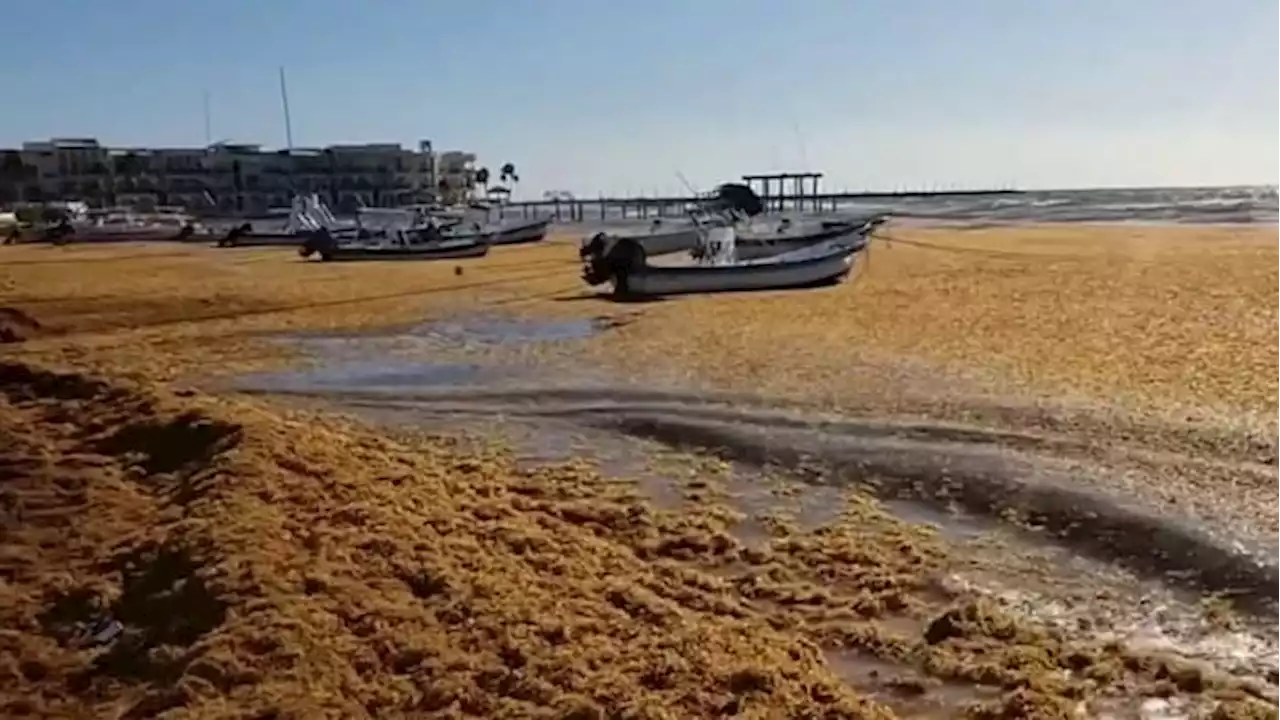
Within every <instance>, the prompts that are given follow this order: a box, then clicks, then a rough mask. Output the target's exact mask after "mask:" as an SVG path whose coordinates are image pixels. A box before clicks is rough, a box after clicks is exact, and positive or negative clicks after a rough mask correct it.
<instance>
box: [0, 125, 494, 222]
mask: <svg viewBox="0 0 1280 720" xmlns="http://www.w3.org/2000/svg"><path fill="white" fill-rule="evenodd" d="M475 159H476V157H475V155H474V154H472V153H465V152H457V151H453V152H445V153H436V152H435V151H434V150H433V149H432V146H431V142H430V141H427V140H424V141H421V142H420V143H418V147H417V148H416V149H407V148H404V147H402V146H400V145H399V144H394V143H366V144H358V145H330V146H328V147H324V148H295V149H293V150H267V149H264V148H263V147H262V146H260V145H252V144H232V143H217V144H214V145H210V146H209V147H195V148H107V147H104V146H102V145H101V144H99V143H98V141H97V140H94V139H92V138H54V139H52V140H47V141H40V142H28V143H24V144H23V146H22V149H21V150H0V202H16V201H28V202H39V201H45V200H83V201H85V202H88V203H90V204H92V205H115V204H127V205H136V206H147V205H181V206H184V207H187V208H190V209H193V210H200V209H203V210H217V211H220V212H230V213H246V214H260V213H265V212H266V211H267V210H268V209H270V208H277V207H287V206H288V205H289V204H290V201H291V199H292V197H293V195H294V193H297V192H302V193H312V192H314V193H318V194H319V195H320V196H321V197H322V198H324V199H325V200H326V201H327V202H328V203H329V204H330V205H331V206H332V207H334V208H335V209H337V210H338V211H339V212H342V211H350V210H352V209H354V208H356V207H360V206H362V205H364V206H372V207H395V206H400V205H408V204H413V203H421V202H433V201H435V200H436V199H437V197H438V196H439V195H441V194H442V193H444V194H448V195H451V196H453V197H451V198H450V199H457V198H458V197H459V196H463V197H465V196H467V195H470V194H471V193H472V192H473V191H474V186H475V169H474V164H475Z"/></svg>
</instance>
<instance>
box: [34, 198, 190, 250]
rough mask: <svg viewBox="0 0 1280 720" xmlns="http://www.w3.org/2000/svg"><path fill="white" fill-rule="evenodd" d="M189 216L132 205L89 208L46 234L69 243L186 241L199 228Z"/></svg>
mask: <svg viewBox="0 0 1280 720" xmlns="http://www.w3.org/2000/svg"><path fill="white" fill-rule="evenodd" d="M196 229H197V228H196V225H195V223H194V221H193V220H192V218H191V217H190V216H188V215H185V214H182V213H176V212H148V213H144V212H137V211H135V210H132V209H130V208H121V207H116V208H103V209H100V210H85V211H84V212H83V213H82V214H79V215H77V216H75V217H68V218H65V219H64V220H62V221H61V222H59V223H56V224H54V225H51V226H49V227H48V228H46V229H45V231H44V233H43V237H44V239H45V240H46V241H48V242H52V243H54V244H56V245H65V244H68V243H72V242H74V243H110V242H140V241H152V240H185V239H186V238H188V237H190V236H191V235H192V234H193V233H194V232H195V231H196Z"/></svg>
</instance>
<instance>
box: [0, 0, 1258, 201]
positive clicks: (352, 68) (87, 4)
mask: <svg viewBox="0 0 1280 720" xmlns="http://www.w3.org/2000/svg"><path fill="white" fill-rule="evenodd" d="M1277 7H1278V3H1277V2H1276V0H1197V1H1191V0H963V1H962V2H956V1H955V0H897V1H894V0H790V2H786V1H785V0H774V1H773V2H764V0H450V1H445V0H398V1H396V0H378V1H376V2H369V1H367V0H307V1H306V2H301V1H299V0H218V2H189V1H188V2H183V1H178V2H175V1H174V0H111V1H110V2H107V1H104V0H39V1H38V2H37V1H36V0H9V1H8V2H6V3H4V16H5V25H6V33H5V41H4V49H5V53H6V56H7V58H8V61H7V62H6V64H5V71H4V72H0V77H2V78H3V83H0V86H2V87H3V88H4V92H5V94H6V99H5V100H4V101H3V105H2V106H0V147H12V146H17V145H19V144H20V143H21V142H22V141H24V140H32V139H41V138H47V137H51V136H58V137H97V138H98V139H99V140H101V141H102V142H104V143H107V144H111V145H126V146H128V145H133V146H145V145H150V146H180V145H202V144H204V142H205V137H206V136H205V121H204V109H203V108H204V101H203V98H204V96H205V93H208V97H209V107H210V115H209V117H210V126H211V128H212V139H213V140H215V141H216V140H231V141H236V142H255V143H262V144H264V145H266V146H270V147H283V146H285V127H284V120H283V113H282V109H281V101H280V87H279V75H278V69H279V68H280V67H281V66H283V67H285V69H286V74H287V78H288V91H289V104H290V110H291V115H292V123H291V124H292V130H293V141H294V145H295V146H304V147H305V146H322V145H326V144H332V143H349V142H401V143H404V144H406V145H409V144H414V145H416V143H417V141H418V140H420V139H429V140H431V141H432V142H433V143H434V145H435V147H436V148H437V149H438V150H448V149H463V150H468V151H471V152H475V153H477V154H478V155H479V157H480V163H481V164H482V165H487V166H490V167H492V168H497V167H500V166H501V165H502V164H503V163H506V162H510V163H513V164H514V165H515V166H516V167H517V169H518V172H519V175H520V178H521V182H520V183H519V185H518V186H517V188H516V196H517V197H525V198H536V197H540V196H541V195H542V193H544V192H546V191H548V190H563V191H570V192H573V193H575V194H577V195H580V196H595V195H597V194H599V193H604V194H612V195H616V194H624V193H634V194H640V193H644V194H653V193H664V194H666V193H680V192H682V191H683V190H684V182H685V181H684V180H682V179H681V178H682V177H683V178H686V179H687V181H688V182H689V183H691V184H692V185H694V186H695V187H697V188H700V189H702V188H707V187H711V186H713V185H715V184H716V183H719V182H724V181H729V180H732V179H734V178H737V177H739V176H741V175H742V174H744V173H760V172H774V171H787V170H791V171H801V170H804V171H818V172H823V173H825V176H826V177H825V179H824V180H823V187H824V189H826V190H833V191H834V190H844V189H849V190H861V189H869V190H895V189H897V190H925V189H977V188H992V187H999V188H1010V187H1016V188H1024V189H1035V188H1079V187H1100V186H1152V185H1170V186H1188V185H1231V184H1275V183H1276V182H1277V175H1278V174H1280V118H1278V111H1280V110H1278V109H1280V92H1278V88H1280V50H1278V48H1277V36H1278V28H1280V18H1278V17H1277V13H1278V10H1277ZM495 174H496V173H495Z"/></svg>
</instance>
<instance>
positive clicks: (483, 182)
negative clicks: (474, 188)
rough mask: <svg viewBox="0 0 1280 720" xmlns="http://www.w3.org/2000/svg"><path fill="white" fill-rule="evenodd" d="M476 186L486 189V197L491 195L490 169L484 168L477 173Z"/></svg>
mask: <svg viewBox="0 0 1280 720" xmlns="http://www.w3.org/2000/svg"><path fill="white" fill-rule="evenodd" d="M476 184H477V185H479V186H480V187H482V188H484V192H485V194H486V195H487V194H488V193H489V168H487V167H482V168H480V169H479V170H477V171H476Z"/></svg>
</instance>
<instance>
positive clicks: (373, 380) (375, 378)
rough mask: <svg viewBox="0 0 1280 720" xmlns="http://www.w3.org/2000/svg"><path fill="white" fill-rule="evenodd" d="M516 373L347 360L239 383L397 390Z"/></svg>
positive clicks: (268, 387)
mask: <svg viewBox="0 0 1280 720" xmlns="http://www.w3.org/2000/svg"><path fill="white" fill-rule="evenodd" d="M514 375H515V373H514V372H513V371H511V370H509V369H502V368H497V367H493V366H484V365H464V364H454V363H413V362H396V361H389V362H374V361H356V362H346V363H341V364H336V365H328V366H324V367H319V368H314V369H309V370H295V371H289V372H263V373H253V374H250V375H244V376H241V377H240V379H239V385H240V386H242V387H244V388H246V389H251V390H257V391H261V392H282V393H310V392H319V393H323V392H375V393H386V392H400V391H405V390H412V389H414V388H421V387H444V386H457V385H483V384H488V383H489V382H493V381H497V380H502V379H510V378H511V377H513V376H514Z"/></svg>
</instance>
